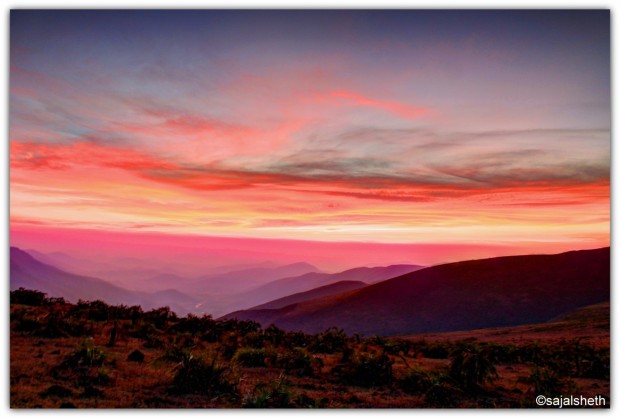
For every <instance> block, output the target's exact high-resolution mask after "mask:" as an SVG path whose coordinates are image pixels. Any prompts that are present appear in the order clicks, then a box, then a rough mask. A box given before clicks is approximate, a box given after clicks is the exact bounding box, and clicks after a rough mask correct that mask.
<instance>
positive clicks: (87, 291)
mask: <svg viewBox="0 0 620 419" xmlns="http://www.w3.org/2000/svg"><path fill="white" fill-rule="evenodd" d="M10 257H11V267H10V288H11V290H15V289H18V288H20V287H23V288H26V289H32V290H38V291H42V292H44V293H46V294H47V295H48V296H50V297H63V298H65V299H66V300H67V301H70V302H73V303H76V302H77V301H78V300H79V299H82V300H91V301H92V300H102V301H105V302H106V303H108V304H127V305H134V304H138V305H141V306H142V307H143V308H145V309H151V308H155V307H161V306H166V305H167V306H169V307H170V308H171V309H172V310H173V311H175V312H177V313H179V314H186V313H188V311H190V310H191V309H192V308H193V307H194V306H195V304H196V303H197V301H196V300H195V299H194V298H193V297H189V296H187V295H185V294H182V293H180V292H178V291H174V290H167V291H162V292H157V293H144V292H135V291H130V290H127V289H124V288H121V287H118V286H116V285H113V284H110V283H108V282H106V281H104V280H102V279H99V278H94V277H89V276H83V275H76V274H73V273H70V272H67V271H64V270H62V269H58V268H56V267H54V266H51V265H48V264H46V263H43V262H41V261H39V260H37V259H35V258H34V257H33V256H32V255H30V254H29V253H27V252H25V251H23V250H21V249H19V248H17V247H11V256H10Z"/></svg>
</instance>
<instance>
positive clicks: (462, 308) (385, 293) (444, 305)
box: [224, 247, 610, 335]
mask: <svg viewBox="0 0 620 419" xmlns="http://www.w3.org/2000/svg"><path fill="white" fill-rule="evenodd" d="M609 296H610V248H609V247H607V248H601V249H594V250H582V251H572V252H567V253H561V254H557V255H527V256H509V257H497V258H490V259H481V260H471V261H464V262H457V263H449V264H444V265H438V266H433V267H429V268H425V269H421V270H418V271H415V272H412V273H408V274H405V275H402V276H398V277H396V278H392V279H389V280H386V281H383V282H379V283H377V284H374V285H369V286H367V287H363V288H360V289H356V290H352V291H346V292H343V293H338V294H335V295H330V296H327V297H321V298H316V299H312V300H306V301H302V302H297V303H293V304H290V305H287V306H285V307H279V308H262V309H261V308H256V309H252V310H245V311H237V312H234V313H230V314H229V315H226V316H224V318H236V319H239V320H254V321H257V322H259V323H261V324H262V325H263V326H267V325H269V324H275V325H276V326H278V327H281V328H283V329H286V330H303V331H305V332H309V333H316V332H320V331H322V330H325V329H327V328H329V327H332V326H336V327H339V328H342V329H344V330H345V331H346V332H347V333H350V334H352V333H360V334H364V335H375V334H376V335H397V334H412V333H424V332H441V331H455V330H470V329H479V328H486V327H500V326H513V325H520V324H529V323H537V322H545V321H547V320H550V319H552V318H554V317H556V316H559V315H561V314H563V313H566V312H568V311H570V310H574V309H576V308H579V307H582V306H586V305H589V304H595V303H599V302H603V301H607V300H609Z"/></svg>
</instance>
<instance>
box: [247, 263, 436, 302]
mask: <svg viewBox="0 0 620 419" xmlns="http://www.w3.org/2000/svg"><path fill="white" fill-rule="evenodd" d="M423 268H424V266H418V265H390V266H378V267H374V268H367V267H360V268H353V269H348V270H346V271H343V272H338V273H334V274H328V273H320V272H309V273H306V274H304V275H299V276H294V277H288V278H283V279H278V280H276V281H273V282H270V283H268V284H265V285H261V286H259V287H256V288H254V289H252V290H250V291H248V292H246V293H244V294H242V295H241V296H240V297H239V298H238V303H237V307H238V308H247V307H252V306H255V305H258V304H264V303H267V302H269V301H273V300H276V299H279V298H282V297H286V296H289V295H292V294H298V293H300V292H306V291H310V290H312V289H315V288H319V287H323V286H326V285H331V284H335V283H337V282H341V281H360V282H364V283H366V284H374V283H377V282H380V281H384V280H386V279H390V278H394V277H397V276H400V275H403V274H406V273H410V272H415V271H417V270H420V269H423Z"/></svg>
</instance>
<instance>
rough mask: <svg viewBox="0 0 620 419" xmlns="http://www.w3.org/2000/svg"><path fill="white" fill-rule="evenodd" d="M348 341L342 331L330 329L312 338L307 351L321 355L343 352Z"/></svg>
mask: <svg viewBox="0 0 620 419" xmlns="http://www.w3.org/2000/svg"><path fill="white" fill-rule="evenodd" d="M348 341H349V338H348V337H347V335H346V334H345V333H344V331H343V330H342V329H338V328H335V327H332V328H329V329H327V330H326V331H324V332H321V333H319V334H318V335H315V336H313V338H312V340H311V343H310V345H309V346H308V350H309V351H310V352H316V353H322V354H334V353H336V352H342V351H343V350H345V348H346V347H347V345H348Z"/></svg>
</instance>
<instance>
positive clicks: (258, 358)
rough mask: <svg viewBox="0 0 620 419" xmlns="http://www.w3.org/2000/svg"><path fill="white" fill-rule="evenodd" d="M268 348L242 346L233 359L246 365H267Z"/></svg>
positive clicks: (251, 366) (250, 366)
mask: <svg viewBox="0 0 620 419" xmlns="http://www.w3.org/2000/svg"><path fill="white" fill-rule="evenodd" d="M266 357H267V350H265V349H264V348H263V349H254V348H240V349H238V350H237V352H236V353H235V355H234V356H233V361H234V362H237V363H239V364H240V365H243V366H244V367H249V368H253V367H265V366H266V365H267V364H266V363H265V358H266Z"/></svg>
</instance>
